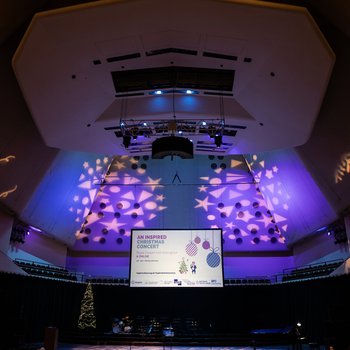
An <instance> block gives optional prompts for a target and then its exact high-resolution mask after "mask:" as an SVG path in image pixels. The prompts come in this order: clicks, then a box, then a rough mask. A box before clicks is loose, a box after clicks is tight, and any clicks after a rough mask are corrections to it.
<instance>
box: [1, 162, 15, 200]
mask: <svg viewBox="0 0 350 350" xmlns="http://www.w3.org/2000/svg"><path fill="white" fill-rule="evenodd" d="M14 159H16V157H15V156H14V155H8V156H7V157H4V158H0V165H7V164H8V163H10V162H11V160H14ZM16 190H17V185H14V186H13V187H11V188H10V189H7V190H5V191H0V198H7V196H8V195H9V194H11V193H12V192H15V191H16Z"/></svg>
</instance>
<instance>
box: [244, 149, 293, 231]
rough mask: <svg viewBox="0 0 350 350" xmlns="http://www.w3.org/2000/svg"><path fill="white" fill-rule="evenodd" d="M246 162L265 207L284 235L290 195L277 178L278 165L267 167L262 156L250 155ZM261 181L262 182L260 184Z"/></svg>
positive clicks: (286, 228)
mask: <svg viewBox="0 0 350 350" xmlns="http://www.w3.org/2000/svg"><path fill="white" fill-rule="evenodd" d="M247 164H248V166H249V168H250V170H251V173H252V174H253V176H254V179H255V181H256V182H257V183H258V184H259V190H260V191H261V192H262V193H264V198H265V201H266V204H267V207H268V208H269V209H270V211H271V212H272V213H273V220H274V221H275V223H276V225H278V228H279V230H280V232H281V234H282V236H283V237H284V235H285V233H286V232H287V230H288V219H287V217H288V215H287V213H288V210H289V204H288V203H289V201H290V199H291V198H290V195H289V194H288V193H287V191H286V190H285V188H284V186H283V184H282V182H281V181H279V180H277V178H278V177H277V174H278V171H279V169H278V167H277V165H271V166H270V167H267V165H266V162H265V160H264V159H263V158H262V156H259V155H256V154H254V155H252V156H250V159H249V160H248V161H247ZM262 183H263V184H262Z"/></svg>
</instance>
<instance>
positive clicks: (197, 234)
mask: <svg viewBox="0 0 350 350" xmlns="http://www.w3.org/2000/svg"><path fill="white" fill-rule="evenodd" d="M221 237H222V232H221V229H201V230H159V229H155V230H152V229H147V230H146V229H133V230H132V231H131V257H130V278H129V281H130V287H222V286H223V261H222V239H221Z"/></svg>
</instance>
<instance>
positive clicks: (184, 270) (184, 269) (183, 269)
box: [179, 258, 188, 273]
mask: <svg viewBox="0 0 350 350" xmlns="http://www.w3.org/2000/svg"><path fill="white" fill-rule="evenodd" d="M179 264H180V267H179V272H180V273H187V271H188V269H187V265H186V263H185V259H184V258H182V260H181V261H180V262H179Z"/></svg>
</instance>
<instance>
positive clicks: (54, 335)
mask: <svg viewBox="0 0 350 350" xmlns="http://www.w3.org/2000/svg"><path fill="white" fill-rule="evenodd" d="M57 344H58V328H56V327H47V328H46V329H45V339H44V348H45V350H56V349H57Z"/></svg>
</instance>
